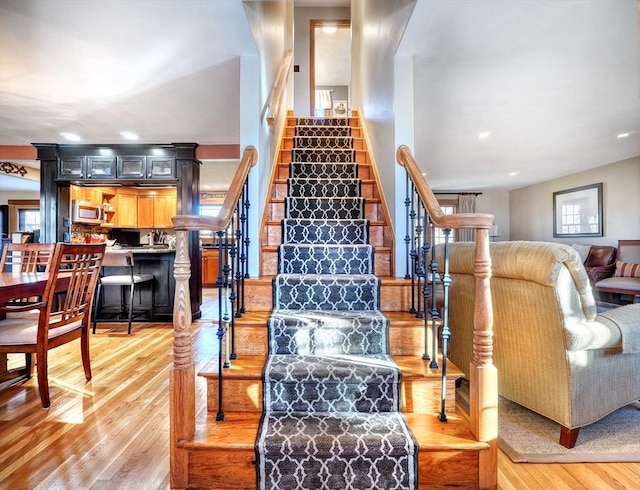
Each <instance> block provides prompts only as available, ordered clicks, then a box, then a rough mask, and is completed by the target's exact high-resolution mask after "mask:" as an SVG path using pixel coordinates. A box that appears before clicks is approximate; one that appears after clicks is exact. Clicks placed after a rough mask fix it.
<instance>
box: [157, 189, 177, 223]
mask: <svg viewBox="0 0 640 490" xmlns="http://www.w3.org/2000/svg"><path fill="white" fill-rule="evenodd" d="M175 215H176V196H175V191H174V195H173V196H155V197H154V201H153V227H154V228H173V221H171V218H173V217H174V216H175Z"/></svg>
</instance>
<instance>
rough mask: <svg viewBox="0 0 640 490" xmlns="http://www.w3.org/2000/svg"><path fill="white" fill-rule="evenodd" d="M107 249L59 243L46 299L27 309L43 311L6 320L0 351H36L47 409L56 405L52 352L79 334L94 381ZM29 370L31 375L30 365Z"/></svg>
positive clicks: (87, 372) (85, 363) (86, 367)
mask: <svg viewBox="0 0 640 490" xmlns="http://www.w3.org/2000/svg"><path fill="white" fill-rule="evenodd" d="M104 251H105V245H104V244H72V243H58V244H56V245H55V249H54V253H53V258H52V259H51V264H50V266H49V275H48V278H47V283H46V285H45V289H44V293H43V295H42V300H41V301H40V302H39V303H37V304H32V305H25V306H24V307H23V309H25V310H27V309H38V310H39V314H38V315H37V316H35V315H25V316H17V317H10V318H7V319H5V320H0V353H6V354H9V353H25V354H33V353H35V355H36V367H37V373H38V387H39V390H40V400H41V402H42V407H43V408H48V407H49V406H50V404H51V402H50V397H49V380H48V352H49V350H51V349H53V348H55V347H58V346H60V345H63V344H66V343H68V342H70V341H72V340H75V339H78V338H79V339H80V351H81V354H82V365H83V367H84V373H85V377H86V378H87V381H88V380H90V379H91V359H90V355H89V322H90V319H91V309H92V303H93V298H94V291H95V287H96V282H97V280H98V274H99V272H100V267H101V265H102V260H103V257H104ZM61 285H62V287H61ZM60 291H62V292H64V294H63V295H61V296H60V301H59V302H58V301H55V299H56V294H57V293H58V292H60ZM0 311H2V309H0ZM12 311H14V310H12ZM27 357H28V358H30V356H27ZM27 373H28V374H30V373H31V369H30V367H29V366H27Z"/></svg>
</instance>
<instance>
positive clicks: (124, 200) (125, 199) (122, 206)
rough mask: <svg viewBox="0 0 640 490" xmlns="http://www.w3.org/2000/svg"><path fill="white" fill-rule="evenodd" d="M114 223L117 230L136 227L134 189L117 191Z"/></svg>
mask: <svg viewBox="0 0 640 490" xmlns="http://www.w3.org/2000/svg"><path fill="white" fill-rule="evenodd" d="M115 201H116V204H115V207H114V209H115V216H114V223H115V225H116V226H117V227H118V228H137V227H138V192H137V190H136V189H131V190H129V189H126V190H125V189H118V193H117V194H116V197H115Z"/></svg>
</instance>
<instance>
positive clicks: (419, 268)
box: [415, 201, 426, 318]
mask: <svg viewBox="0 0 640 490" xmlns="http://www.w3.org/2000/svg"><path fill="white" fill-rule="evenodd" d="M417 207H418V213H417V216H416V242H415V248H416V257H417V260H416V276H417V277H418V287H417V290H416V291H417V295H416V296H417V308H416V318H423V313H422V311H423V308H422V300H423V298H424V296H423V295H424V293H423V287H424V286H423V283H424V281H423V278H424V279H426V275H425V270H424V267H423V264H424V258H423V256H422V240H423V237H422V212H423V211H425V210H424V207H423V206H422V202H421V201H419V202H418V206H417Z"/></svg>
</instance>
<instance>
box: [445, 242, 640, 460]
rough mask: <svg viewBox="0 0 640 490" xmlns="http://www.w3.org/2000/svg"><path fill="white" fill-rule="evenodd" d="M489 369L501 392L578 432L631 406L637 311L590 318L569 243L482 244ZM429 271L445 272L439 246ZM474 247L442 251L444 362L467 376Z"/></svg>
mask: <svg viewBox="0 0 640 490" xmlns="http://www.w3.org/2000/svg"><path fill="white" fill-rule="evenodd" d="M490 250H491V260H492V271H493V272H492V277H491V297H492V303H493V318H494V363H495V365H496V366H497V368H498V390H499V393H500V395H502V396H504V397H505V398H508V399H510V400H513V401H514V402H516V403H518V404H520V405H523V406H525V407H527V408H529V409H531V410H533V411H535V412H537V413H539V414H541V415H544V416H545V417H548V418H550V419H552V420H554V421H556V422H558V423H559V424H560V425H561V431H560V443H561V444H562V445H564V446H566V447H573V445H574V444H575V442H576V439H577V436H578V431H579V428H580V427H582V426H585V425H588V424H590V423H592V422H595V421H597V420H598V419H600V418H602V417H604V416H605V415H607V414H609V413H610V412H612V411H614V410H616V409H617V408H619V407H622V406H624V405H626V404H628V403H630V402H632V401H634V400H638V399H640V304H634V305H627V306H622V307H620V308H615V309H613V310H609V311H606V312H604V313H602V314H601V315H597V314H596V305H595V301H594V296H593V293H592V291H591V286H590V283H589V279H588V277H587V274H586V272H585V269H584V266H583V264H582V262H581V261H580V256H579V254H578V253H577V251H576V250H575V249H573V248H572V247H570V246H568V245H562V244H558V243H546V242H497V243H491V245H490ZM437 260H438V264H439V268H440V270H441V271H442V267H443V265H444V262H443V257H442V248H440V247H438V259H437ZM473 262H474V244H473V243H453V244H451V245H450V258H449V263H450V274H451V278H452V284H451V287H450V302H449V317H450V326H451V341H450V350H449V359H451V361H452V362H453V363H454V364H455V365H456V366H458V367H459V368H460V369H461V370H462V371H463V372H465V373H467V374H468V373H469V363H470V362H471V360H472V358H473V354H472V330H473V326H472V325H473V324H472V322H473V302H474V287H475V286H474V284H475V280H474V276H473Z"/></svg>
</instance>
